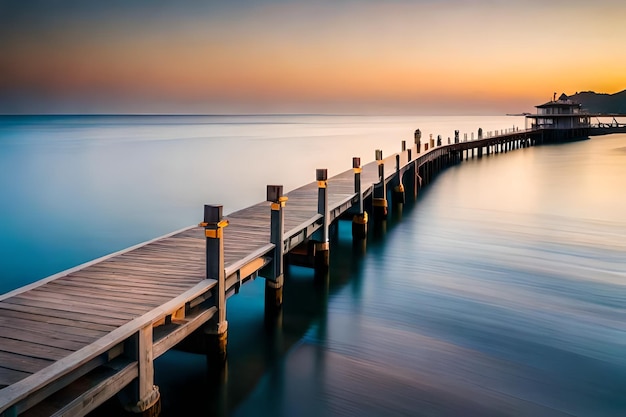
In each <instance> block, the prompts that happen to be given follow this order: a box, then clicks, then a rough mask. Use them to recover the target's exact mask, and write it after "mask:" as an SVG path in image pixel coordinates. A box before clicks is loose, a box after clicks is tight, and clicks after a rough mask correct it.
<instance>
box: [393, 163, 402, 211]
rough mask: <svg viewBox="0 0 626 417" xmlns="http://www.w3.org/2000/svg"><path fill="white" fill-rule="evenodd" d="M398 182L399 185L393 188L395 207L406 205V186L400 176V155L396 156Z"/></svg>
mask: <svg viewBox="0 0 626 417" xmlns="http://www.w3.org/2000/svg"><path fill="white" fill-rule="evenodd" d="M396 181H397V182H398V184H397V185H396V186H395V187H393V194H392V201H393V204H394V206H398V205H399V204H404V203H405V195H404V185H403V184H402V175H400V155H396Z"/></svg>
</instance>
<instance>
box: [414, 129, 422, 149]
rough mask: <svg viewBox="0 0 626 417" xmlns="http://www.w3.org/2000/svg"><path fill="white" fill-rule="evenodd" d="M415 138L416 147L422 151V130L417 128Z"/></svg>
mask: <svg viewBox="0 0 626 417" xmlns="http://www.w3.org/2000/svg"><path fill="white" fill-rule="evenodd" d="M414 138H415V147H416V148H417V153H420V151H421V148H422V142H421V140H422V131H421V130H419V129H417V130H416V131H415V134H414Z"/></svg>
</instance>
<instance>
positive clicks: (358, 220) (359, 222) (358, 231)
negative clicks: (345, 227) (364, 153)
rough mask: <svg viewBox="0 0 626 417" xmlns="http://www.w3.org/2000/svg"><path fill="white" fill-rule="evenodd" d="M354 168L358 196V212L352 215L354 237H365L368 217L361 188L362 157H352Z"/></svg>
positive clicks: (355, 189) (355, 187)
mask: <svg viewBox="0 0 626 417" xmlns="http://www.w3.org/2000/svg"><path fill="white" fill-rule="evenodd" d="M352 170H353V171H354V192H355V193H356V195H357V198H358V203H357V204H358V213H357V214H355V215H354V217H352V239H365V238H366V237H367V220H368V219H367V212H366V211H365V209H364V207H363V191H362V190H361V171H362V168H361V158H358V157H354V158H352Z"/></svg>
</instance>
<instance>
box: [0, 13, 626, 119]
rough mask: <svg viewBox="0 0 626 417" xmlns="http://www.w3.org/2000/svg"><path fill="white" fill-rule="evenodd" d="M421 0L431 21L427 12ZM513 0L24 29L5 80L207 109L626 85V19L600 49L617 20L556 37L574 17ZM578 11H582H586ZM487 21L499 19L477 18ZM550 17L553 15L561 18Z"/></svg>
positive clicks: (0, 83) (403, 105)
mask: <svg viewBox="0 0 626 417" xmlns="http://www.w3.org/2000/svg"><path fill="white" fill-rule="evenodd" d="M501 7H502V6H501ZM418 12H419V14H420V15H421V16H423V20H419V23H420V24H416V20H415V18H414V17H413V16H414V15H415V14H416V13H418ZM464 12H466V13H464ZM500 12H501V11H499V10H491V9H490V8H488V7H486V6H484V5H483V6H482V8H481V7H478V8H468V6H465V8H463V7H461V8H460V10H457V9H454V10H453V11H442V9H441V8H440V7H438V6H435V5H431V6H423V5H422V6H419V5H407V4H402V5H394V6H393V7H382V6H380V5H372V4H367V5H363V6H361V7H359V8H358V9H356V8H355V7H353V6H349V5H344V6H341V7H338V8H337V10H335V11H334V12H333V13H331V12H329V11H328V10H326V9H324V8H323V7H316V6H303V5H297V6H278V5H270V6H258V7H257V8H256V9H255V8H253V10H246V11H242V12H240V14H235V15H234V16H235V17H236V18H234V19H233V20H232V21H214V22H212V24H210V25H208V24H206V22H200V21H198V20H197V19H196V20H194V19H191V20H190V21H189V23H188V24H186V25H185V26H178V25H172V26H159V25H156V24H153V25H151V26H150V25H149V26H147V27H146V28H143V29H142V30H139V29H138V28H135V27H134V26H133V25H132V24H130V23H129V24H128V26H122V27H118V28H117V29H118V30H117V31H114V32H111V31H110V30H108V29H107V28H106V27H96V28H94V29H92V30H91V32H90V33H91V36H84V30H85V25H84V24H83V23H77V24H76V25H75V26H73V27H72V26H70V27H68V28H67V29H66V30H65V31H62V32H54V33H50V36H46V37H45V41H42V37H41V34H36V35H31V34H29V33H28V32H24V33H18V34H16V35H15V36H14V37H13V42H12V43H11V44H9V45H7V48H4V51H5V52H6V53H5V54H3V56H4V58H3V57H0V70H1V72H2V73H3V74H4V76H3V77H2V78H1V79H0V91H1V90H2V89H9V88H13V89H16V88H17V89H19V88H22V89H25V90H41V91H46V92H47V94H53V95H54V94H58V95H60V96H63V95H70V96H71V95H79V96H80V95H86V96H89V95H91V96H94V97H97V96H98V94H104V95H108V96H118V97H119V98H120V101H122V102H123V101H124V100H134V99H141V98H142V97H143V99H144V100H145V101H147V102H149V101H150V100H170V99H171V100H172V101H173V102H185V101H188V102H190V103H192V104H195V105H198V106H199V109H201V108H202V103H206V105H207V106H209V105H211V104H219V102H220V101H228V102H232V103H236V102H241V103H251V104H254V103H257V102H258V103H265V104H267V103H271V102H276V103H281V102H283V103H285V105H288V104H289V103H296V104H297V103H300V104H306V103H310V104H311V105H313V106H315V105H319V104H322V103H324V102H329V103H337V102H341V103H344V104H345V106H346V107H347V108H349V106H350V103H354V106H355V107H358V108H362V107H364V103H365V104H366V103H376V101H377V100H379V101H380V102H382V103H387V104H389V105H391V106H394V105H395V106H397V108H398V109H399V110H401V109H406V110H411V109H413V108H421V107H424V106H427V103H428V102H429V101H430V102H433V103H437V105H438V107H439V108H442V109H445V108H446V103H448V105H449V107H450V108H455V109H457V108H462V107H463V106H468V107H471V106H475V105H476V103H482V104H484V105H486V106H487V107H489V108H492V107H493V106H500V107H501V108H502V110H503V111H512V112H515V111H528V110H531V109H529V108H521V109H520V108H516V107H515V106H517V105H518V104H520V103H521V104H524V103H526V104H528V103H534V104H539V103H540V102H543V101H544V98H547V97H549V96H550V94H552V92H553V91H557V92H559V93H560V92H565V93H568V94H571V93H574V92H575V91H584V90H596V91H598V92H607V93H613V92H617V91H620V90H621V89H623V88H624V87H625V84H626V82H625V81H626V80H625V79H624V77H623V74H624V73H626V57H621V56H619V55H616V54H615V53H614V52H615V45H612V43H615V42H616V41H614V40H611V39H614V38H615V39H617V38H619V37H617V36H614V35H615V32H617V31H621V32H623V33H624V37H623V38H626V29H624V28H614V30H613V32H611V33H612V38H611V39H604V41H603V42H604V43H602V46H601V47H600V48H601V49H598V48H595V49H594V50H593V51H594V52H593V55H592V56H590V54H588V53H586V52H585V49H584V47H585V46H586V45H589V44H593V41H594V36H598V37H601V36H605V35H606V34H605V33H604V32H603V29H601V28H604V26H601V25H600V26H598V29H597V33H595V34H594V33H591V35H590V34H589V33H584V34H580V33H578V32H571V33H572V35H571V37H572V42H571V43H568V42H563V40H562V39H560V40H559V42H558V43H554V42H548V41H546V39H548V40H550V39H551V37H552V36H556V35H558V34H559V33H560V28H552V27H549V28H548V29H547V31H546V32H541V31H538V32H539V34H538V35H536V34H535V33H534V31H533V30H531V29H526V30H521V31H520V30H518V31H514V30H512V26H511V23H510V22H508V21H507V20H505V19H501V18H499V19H498V18H497V16H496V14H497V13H500ZM509 12H516V13H519V14H520V17H521V18H525V17H527V14H528V13H530V11H528V10H526V9H523V8H519V7H518V8H514V9H511V10H509ZM494 13H495V14H494ZM568 13H569V14H570V16H569V17H570V18H572V19H582V18H583V17H584V16H586V15H585V14H583V13H582V12H581V13H580V16H579V15H577V14H572V13H573V12H571V11H569V12H568ZM492 15H493V16H492ZM490 16H491V17H493V19H492V20H491V21H490V20H489V17H490ZM303 19H304V20H303ZM476 19H483V20H486V21H488V22H490V23H489V24H488V25H487V24H485V25H478V26H476V25H472V24H471V22H473V21H475V20H476ZM538 21H539V23H541V24H543V23H545V24H546V25H548V24H551V23H548V22H549V18H548V17H547V16H545V17H541V18H540V19H539V20H538ZM555 45H558V48H556V47H555ZM605 51H606V52H605ZM394 103H395V104H394ZM507 103H511V105H510V106H508V105H507ZM510 107H513V108H510ZM294 111H296V112H297V111H298V110H297V109H294Z"/></svg>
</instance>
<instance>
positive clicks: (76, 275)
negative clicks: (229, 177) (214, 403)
mask: <svg viewBox="0 0 626 417" xmlns="http://www.w3.org/2000/svg"><path fill="white" fill-rule="evenodd" d="M542 135H543V132H541V131H537V130H534V131H515V130H511V131H508V132H496V133H495V134H491V133H488V134H487V135H486V137H480V138H479V139H477V140H475V141H461V140H460V139H459V138H458V135H457V137H456V138H455V139H454V142H453V143H441V140H440V139H439V140H437V142H435V140H433V139H432V138H431V139H430V140H426V141H422V139H421V136H420V135H419V134H418V131H416V135H415V144H413V146H411V147H409V148H408V149H407V147H406V142H402V147H401V149H402V150H401V152H399V153H397V154H394V155H391V156H389V157H387V158H383V157H382V152H380V151H377V152H376V160H375V161H373V162H371V163H368V164H366V165H364V166H361V164H360V159H359V158H354V160H353V167H352V169H349V170H347V171H345V172H342V173H340V174H338V175H336V176H334V177H332V178H327V175H326V170H323V169H322V170H317V172H316V181H314V182H311V183H310V184H307V185H305V186H303V187H300V188H298V189H295V190H293V191H290V192H289V193H287V194H285V195H283V194H282V187H281V186H268V189H267V192H268V201H265V202H261V203H259V204H256V205H253V206H251V207H248V208H245V209H243V210H239V211H237V212H234V213H230V214H228V215H227V216H226V217H225V218H223V217H222V213H221V206H205V218H204V221H203V222H202V223H200V224H199V225H198V226H193V227H189V228H186V229H183V230H180V231H177V232H174V233H171V234H168V235H166V236H162V237H159V238H157V239H154V240H151V241H149V242H145V243H142V244H140V245H136V246H134V247H131V248H128V249H125V250H123V251H120V252H117V253H114V254H111V255H108V256H105V257H103V258H100V259H96V260H94V261H92V262H89V263H87V264H84V265H80V266H78V267H76V268H73V269H70V270H67V271H64V272H61V273H59V274H56V275H53V276H51V277H49V278H46V279H43V280H41V281H38V282H35V283H33V284H31V285H28V286H25V287H23V288H20V289H17V290H15V291H12V292H9V293H7V294H4V295H2V296H0V416H2V417H8V416H17V415H24V416H40V415H41V416H43V415H45V416H48V415H85V414H87V413H88V412H89V411H91V410H93V409H95V408H96V407H97V406H98V405H100V404H102V403H103V402H104V401H106V400H107V399H109V398H111V397H112V396H114V395H116V394H119V395H120V398H121V399H123V401H124V403H125V404H126V407H127V409H128V410H131V411H135V412H145V411H146V410H150V409H152V408H153V407H155V404H158V400H159V392H158V387H156V386H154V382H153V381H154V367H153V360H154V359H155V358H157V357H159V356H160V355H162V354H163V353H165V352H166V351H168V350H169V349H171V348H173V347H174V346H175V345H177V344H178V343H179V342H181V341H182V340H184V339H186V338H187V337H188V336H190V335H191V334H194V333H196V334H197V333H198V332H200V333H201V334H203V335H206V336H207V348H206V351H207V353H211V352H213V353H212V354H214V357H215V358H216V359H215V360H218V361H219V360H223V359H224V358H225V349H226V336H227V321H226V299H227V298H228V297H229V296H232V295H233V294H236V293H237V292H238V291H239V290H240V288H241V287H242V285H243V284H245V283H246V282H247V281H249V280H251V279H255V278H257V277H258V276H263V277H264V278H265V279H266V283H267V285H266V308H267V307H268V303H269V304H270V305H269V307H270V308H280V304H281V303H282V280H283V277H282V274H283V265H282V264H283V261H284V258H285V255H287V254H289V253H290V252H293V253H295V252H298V251H300V252H303V253H304V254H305V258H306V257H308V258H310V259H311V260H312V265H315V266H316V267H321V268H323V267H328V256H327V255H328V250H329V249H330V248H329V238H328V228H329V226H330V225H331V224H332V223H333V222H335V221H337V220H338V219H340V218H344V219H352V216H354V220H353V221H354V223H353V235H354V238H355V239H363V238H366V236H367V223H368V216H367V213H366V211H367V212H369V213H370V216H372V217H373V219H374V222H376V221H381V220H382V219H384V217H385V216H386V212H387V210H386V207H387V200H388V196H392V200H393V201H395V202H396V203H397V204H402V202H403V201H404V198H405V194H409V195H411V196H413V197H415V196H416V195H417V192H418V190H419V189H420V188H421V187H423V186H425V185H426V184H428V182H429V181H431V179H432V178H434V176H435V175H436V174H437V172H439V171H440V170H442V169H444V168H445V167H447V166H449V165H452V164H456V163H459V162H460V161H462V160H463V159H464V158H465V159H468V158H470V157H474V154H475V153H476V156H477V157H482V156H483V154H485V153H486V154H487V155H489V154H490V153H499V152H506V151H509V150H513V149H517V148H520V147H525V146H530V145H532V144H535V143H538V142H539V141H540V140H541V138H542V137H543V136H542ZM481 136H482V135H481ZM448 140H449V141H450V142H452V141H451V140H450V139H448Z"/></svg>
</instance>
